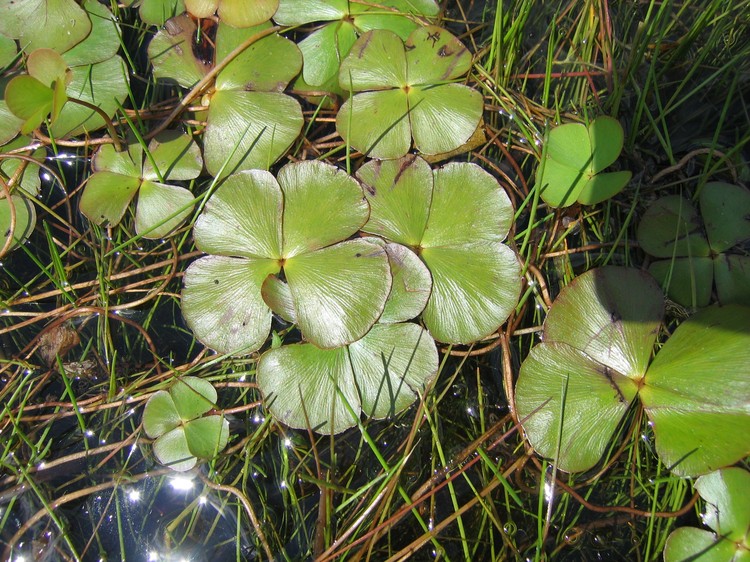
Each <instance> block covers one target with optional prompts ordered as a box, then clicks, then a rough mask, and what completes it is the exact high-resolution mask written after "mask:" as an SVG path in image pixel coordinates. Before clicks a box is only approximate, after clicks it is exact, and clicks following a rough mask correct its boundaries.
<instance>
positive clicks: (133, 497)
mask: <svg viewBox="0 0 750 562" xmlns="http://www.w3.org/2000/svg"><path fill="white" fill-rule="evenodd" d="M128 499H129V500H130V501H131V502H133V503H138V502H139V501H141V491H140V490H128Z"/></svg>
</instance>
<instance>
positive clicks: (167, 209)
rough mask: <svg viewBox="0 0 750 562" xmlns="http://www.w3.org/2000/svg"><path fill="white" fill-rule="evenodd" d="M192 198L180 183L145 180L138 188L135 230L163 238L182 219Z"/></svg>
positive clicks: (148, 235) (193, 200) (149, 235)
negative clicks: (172, 183) (171, 183)
mask: <svg viewBox="0 0 750 562" xmlns="http://www.w3.org/2000/svg"><path fill="white" fill-rule="evenodd" d="M194 202H195V198H194V197H193V194H192V193H190V191H189V190H187V189H185V188H184V187H179V186H177V185H169V184H164V183H158V182H152V181H149V180H145V181H144V182H143V183H142V184H141V188H140V190H139V191H138V204H137V206H136V212H135V231H136V232H137V233H138V234H140V235H141V236H143V237H144V238H151V239H159V238H164V237H165V236H167V235H169V234H170V233H171V232H172V231H173V230H174V229H175V228H177V227H178V226H180V225H181V224H182V223H183V222H184V221H185V219H186V218H187V217H188V216H189V215H190V212H191V211H192V210H193V204H194Z"/></svg>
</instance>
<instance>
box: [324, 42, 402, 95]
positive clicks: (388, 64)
mask: <svg viewBox="0 0 750 562" xmlns="http://www.w3.org/2000/svg"><path fill="white" fill-rule="evenodd" d="M339 84H340V85H341V87H342V88H343V89H344V90H345V91H348V90H352V91H355V92H361V91H363V90H387V89H390V88H402V87H404V86H406V85H407V84H408V82H407V66H406V54H405V53H404V42H403V41H402V40H401V38H400V37H399V36H398V35H396V34H395V33H393V32H391V31H387V30H385V29H377V30H374V31H368V32H367V33H365V34H363V35H362V36H361V37H360V38H359V39H357V41H356V42H355V43H354V45H353V46H352V48H351V50H350V52H349V56H347V57H346V58H345V59H344V60H343V61H342V62H341V69H340V70H339Z"/></svg>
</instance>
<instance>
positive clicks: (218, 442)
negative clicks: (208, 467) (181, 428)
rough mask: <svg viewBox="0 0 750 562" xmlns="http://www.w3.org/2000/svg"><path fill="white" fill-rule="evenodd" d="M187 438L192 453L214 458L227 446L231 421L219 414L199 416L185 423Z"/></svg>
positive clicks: (201, 457)
mask: <svg viewBox="0 0 750 562" xmlns="http://www.w3.org/2000/svg"><path fill="white" fill-rule="evenodd" d="M185 438H186V440H187V444H188V449H189V450H190V453H191V454H193V455H194V456H196V457H198V458H199V459H212V458H214V457H215V456H216V454H217V453H219V452H221V451H223V450H224V448H225V447H226V446H227V441H228V440H229V422H228V421H227V420H225V419H224V416H219V415H213V416H206V417H204V418H198V419H197V420H193V421H191V422H189V423H187V424H185Z"/></svg>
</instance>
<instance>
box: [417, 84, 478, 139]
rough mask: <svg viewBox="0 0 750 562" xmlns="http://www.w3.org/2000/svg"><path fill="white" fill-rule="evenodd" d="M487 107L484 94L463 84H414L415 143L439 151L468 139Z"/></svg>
mask: <svg viewBox="0 0 750 562" xmlns="http://www.w3.org/2000/svg"><path fill="white" fill-rule="evenodd" d="M483 111H484V100H483V99H482V95H481V94H480V93H479V92H478V91H476V90H474V89H472V88H469V87H468V86H464V85H463V84H442V85H439V86H426V87H412V88H411V90H410V91H409V118H410V120H411V129H412V135H413V137H414V145H415V147H416V148H417V149H418V150H419V151H420V152H422V153H424V154H440V153H443V152H450V151H452V150H455V149H456V148H458V147H459V146H461V145H462V144H464V143H466V142H467V141H468V140H469V138H471V135H473V134H474V131H475V130H476V128H477V125H479V120H480V119H481V118H482V112H483Z"/></svg>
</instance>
